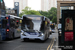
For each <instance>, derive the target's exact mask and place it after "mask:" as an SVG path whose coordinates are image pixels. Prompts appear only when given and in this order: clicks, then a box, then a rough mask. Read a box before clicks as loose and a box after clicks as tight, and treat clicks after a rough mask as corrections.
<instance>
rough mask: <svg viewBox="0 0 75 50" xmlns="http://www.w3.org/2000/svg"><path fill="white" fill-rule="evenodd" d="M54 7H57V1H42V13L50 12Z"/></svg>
mask: <svg viewBox="0 0 75 50" xmlns="http://www.w3.org/2000/svg"><path fill="white" fill-rule="evenodd" d="M52 7H57V0H41V10H42V11H48V10H50V9H51V8H52Z"/></svg>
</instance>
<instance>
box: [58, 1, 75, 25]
mask: <svg viewBox="0 0 75 50" xmlns="http://www.w3.org/2000/svg"><path fill="white" fill-rule="evenodd" d="M61 7H63V9H65V8H67V7H69V8H68V9H71V8H72V9H74V10H75V0H57V24H59V18H60V17H61V16H60V15H61Z"/></svg>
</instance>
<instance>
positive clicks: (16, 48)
mask: <svg viewBox="0 0 75 50" xmlns="http://www.w3.org/2000/svg"><path fill="white" fill-rule="evenodd" d="M21 46H22V45H20V46H18V47H16V48H14V49H13V50H16V49H17V48H19V47H21Z"/></svg>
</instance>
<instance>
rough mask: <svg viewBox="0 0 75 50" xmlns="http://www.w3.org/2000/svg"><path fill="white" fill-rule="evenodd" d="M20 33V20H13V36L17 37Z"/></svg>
mask: <svg viewBox="0 0 75 50" xmlns="http://www.w3.org/2000/svg"><path fill="white" fill-rule="evenodd" d="M20 32H21V25H20V20H18V19H16V20H15V36H16V37H19V36H20Z"/></svg>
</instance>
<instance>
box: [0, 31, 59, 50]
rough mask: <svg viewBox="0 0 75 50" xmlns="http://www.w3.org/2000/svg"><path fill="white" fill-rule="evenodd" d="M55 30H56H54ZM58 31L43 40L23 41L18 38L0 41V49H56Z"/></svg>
mask: <svg viewBox="0 0 75 50" xmlns="http://www.w3.org/2000/svg"><path fill="white" fill-rule="evenodd" d="M55 31H56V30H55ZM57 37H58V33H57V31H56V32H55V33H52V34H51V35H50V37H49V39H47V40H46V41H45V42H40V41H35V40H29V41H26V42H24V41H23V40H21V39H20V38H17V39H14V40H7V41H2V42H0V50H50V49H51V50H57V48H56V47H53V46H56V41H57Z"/></svg>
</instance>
